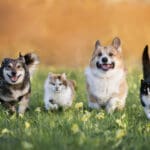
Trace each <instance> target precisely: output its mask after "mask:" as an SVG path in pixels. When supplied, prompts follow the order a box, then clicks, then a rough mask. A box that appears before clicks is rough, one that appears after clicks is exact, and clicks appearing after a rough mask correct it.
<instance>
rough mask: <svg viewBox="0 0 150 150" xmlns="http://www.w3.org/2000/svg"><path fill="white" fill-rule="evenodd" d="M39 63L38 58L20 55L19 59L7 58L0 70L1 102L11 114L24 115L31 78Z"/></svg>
mask: <svg viewBox="0 0 150 150" xmlns="http://www.w3.org/2000/svg"><path fill="white" fill-rule="evenodd" d="M38 63H39V59H38V56H37V55H36V54H34V53H28V54H26V55H24V56H22V55H21V54H20V56H19V57H18V58H17V59H12V58H5V59H4V60H3V61H2V64H1V68H0V102H1V104H2V105H3V106H5V107H6V108H8V109H9V110H10V111H11V112H16V111H17V105H18V104H19V106H18V113H22V114H23V113H24V112H25V110H26V109H27V108H28V103H29V97H30V93H31V83H30V77H31V75H32V73H33V71H34V69H35V67H36V65H37V64H38Z"/></svg>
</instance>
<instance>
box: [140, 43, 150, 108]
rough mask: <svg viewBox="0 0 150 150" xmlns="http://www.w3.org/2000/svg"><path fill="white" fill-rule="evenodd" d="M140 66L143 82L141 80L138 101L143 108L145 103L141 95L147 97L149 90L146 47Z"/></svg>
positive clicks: (149, 78)
mask: <svg viewBox="0 0 150 150" xmlns="http://www.w3.org/2000/svg"><path fill="white" fill-rule="evenodd" d="M142 64H143V78H144V80H141V87H140V99H141V104H142V106H143V107H145V103H144V102H143V100H142V95H148V89H150V59H149V54H148V45H146V46H145V48H144V51H143V55H142Z"/></svg>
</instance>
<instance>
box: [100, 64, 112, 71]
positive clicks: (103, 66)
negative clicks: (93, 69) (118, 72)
mask: <svg viewBox="0 0 150 150" xmlns="http://www.w3.org/2000/svg"><path fill="white" fill-rule="evenodd" d="M111 67H112V66H111V64H103V65H102V68H103V69H104V70H108V69H110V68H111Z"/></svg>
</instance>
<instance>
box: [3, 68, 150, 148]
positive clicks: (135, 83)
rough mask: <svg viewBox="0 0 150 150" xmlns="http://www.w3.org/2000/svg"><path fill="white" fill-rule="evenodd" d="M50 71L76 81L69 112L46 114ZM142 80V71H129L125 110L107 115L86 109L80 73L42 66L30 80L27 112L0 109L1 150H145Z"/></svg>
mask: <svg viewBox="0 0 150 150" xmlns="http://www.w3.org/2000/svg"><path fill="white" fill-rule="evenodd" d="M66 70H67V71H66ZM48 71H53V72H60V73H61V72H64V71H65V72H67V75H68V77H69V78H71V79H74V80H76V82H77V89H76V97H75V101H74V104H73V106H72V108H71V109H68V110H65V111H63V110H60V111H57V112H47V111H45V109H44V102H43V83H44V80H45V78H46V76H47V73H48ZM141 78H142V76H141V73H140V70H138V69H135V70H132V71H130V70H129V73H128V76H127V79H128V85H129V94H128V98H127V103H126V108H125V109H124V111H122V112H115V113H114V114H113V115H107V114H106V112H105V111H104V110H100V111H98V110H90V109H88V107H87V98H86V91H85V78H84V73H83V69H77V70H74V69H58V70H56V69H55V68H49V69H44V68H43V67H42V68H40V69H39V70H38V71H37V73H35V75H34V78H33V79H32V95H31V103H30V110H29V111H28V112H26V114H25V115H24V116H18V117H17V116H16V115H15V114H14V115H9V114H8V112H7V111H6V110H5V109H4V108H2V107H1V109H0V149H1V150H12V149H15V150H21V149H23V150H24V149H31V150H32V149H35V150H41V149H42V150H47V149H52V150H59V149H61V150H67V149H69V150H75V149H78V150H80V149H81V150H88V149H89V150H90V149H94V150H99V149H119V150H121V149H122V150H126V149H128V150H129V149H131V150H133V149H136V150H138V149H149V141H150V123H149V121H148V120H147V119H146V117H145V114H144V112H143V109H142V106H141V105H140V100H139V85H140V79H141Z"/></svg>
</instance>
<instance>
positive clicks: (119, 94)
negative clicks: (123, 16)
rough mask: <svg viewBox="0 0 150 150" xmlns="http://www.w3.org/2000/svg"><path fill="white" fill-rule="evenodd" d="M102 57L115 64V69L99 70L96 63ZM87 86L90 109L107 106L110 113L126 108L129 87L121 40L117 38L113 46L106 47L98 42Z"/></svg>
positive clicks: (87, 76)
mask: <svg viewBox="0 0 150 150" xmlns="http://www.w3.org/2000/svg"><path fill="white" fill-rule="evenodd" d="M97 43H98V44H97ZM101 55H105V56H106V57H107V58H108V59H109V61H110V62H111V61H112V62H115V65H114V66H115V67H114V68H112V69H110V70H108V71H106V72H105V71H103V70H101V69H98V68H97V67H96V63H97V61H99V60H100V57H102V56H101ZM86 85H87V92H88V100H89V107H93V108H101V106H105V107H106V110H107V112H108V113H112V112H113V111H114V110H115V109H123V108H124V106H125V99H126V96H127V90H128V87H127V82H126V71H125V67H124V64H123V59H122V52H121V47H120V39H119V40H118V38H115V39H114V40H113V42H112V45H110V46H106V47H104V46H101V45H100V42H96V45H95V50H94V52H93V54H92V58H91V60H90V64H89V67H88V68H87V69H86ZM98 90H99V92H98ZM103 90H104V91H103ZM96 93H97V94H96ZM100 93H102V94H100Z"/></svg>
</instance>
